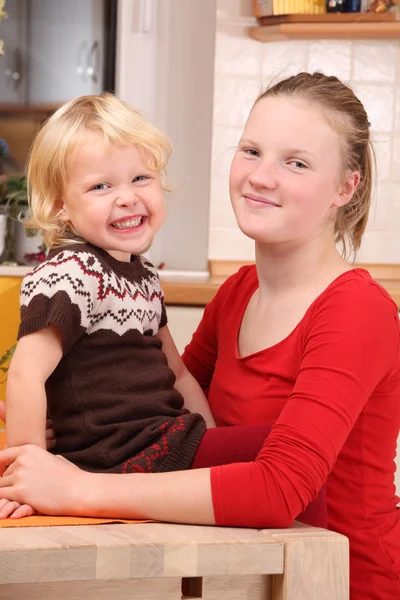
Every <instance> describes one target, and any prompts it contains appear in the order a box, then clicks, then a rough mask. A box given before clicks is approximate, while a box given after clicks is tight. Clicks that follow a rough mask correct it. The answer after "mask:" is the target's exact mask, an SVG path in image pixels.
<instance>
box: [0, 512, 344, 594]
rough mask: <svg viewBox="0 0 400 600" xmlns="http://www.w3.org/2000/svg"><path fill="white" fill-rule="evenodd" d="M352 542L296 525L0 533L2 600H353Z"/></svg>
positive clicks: (157, 526) (85, 528)
mask: <svg viewBox="0 0 400 600" xmlns="http://www.w3.org/2000/svg"><path fill="white" fill-rule="evenodd" d="M348 597H349V592H348V541H347V538H345V537H344V536H341V535H338V534H335V533H332V532H329V531H325V530H323V529H316V528H313V527H308V526H304V525H302V524H299V523H295V524H294V525H293V527H291V528H289V529H282V530H276V529H275V530H274V529H271V530H252V529H231V528H218V527H197V526H185V525H169V524H159V523H146V524H141V525H122V524H112V525H95V526H75V527H36V528H35V527H29V528H28V527H27V528H12V529H0V598H1V600H27V599H29V600H69V599H71V600H128V599H129V600H131V599H139V600H178V599H180V598H204V599H205V600H239V599H241V600H261V599H262V600H347V599H348Z"/></svg>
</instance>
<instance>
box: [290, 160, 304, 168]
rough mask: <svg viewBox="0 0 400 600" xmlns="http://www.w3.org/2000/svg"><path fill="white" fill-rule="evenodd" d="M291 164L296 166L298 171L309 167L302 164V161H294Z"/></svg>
mask: <svg viewBox="0 0 400 600" xmlns="http://www.w3.org/2000/svg"><path fill="white" fill-rule="evenodd" d="M289 164H290V165H294V166H295V167H296V169H307V165H305V164H304V163H302V162H301V161H300V160H292V161H291V162H290V163H289Z"/></svg>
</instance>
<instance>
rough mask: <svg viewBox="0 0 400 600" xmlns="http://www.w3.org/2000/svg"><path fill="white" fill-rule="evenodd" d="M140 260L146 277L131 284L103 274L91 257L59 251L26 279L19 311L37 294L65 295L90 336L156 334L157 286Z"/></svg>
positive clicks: (151, 272)
mask: <svg viewBox="0 0 400 600" xmlns="http://www.w3.org/2000/svg"><path fill="white" fill-rule="evenodd" d="M141 260H142V264H143V266H144V268H145V270H146V274H147V275H148V276H147V278H143V279H142V280H141V281H138V282H137V283H132V282H131V281H129V280H128V279H126V278H125V277H122V276H118V275H116V274H115V273H114V272H113V271H111V270H110V269H109V268H107V269H106V270H104V268H103V266H102V263H101V262H100V260H99V259H98V258H97V257H96V256H95V255H94V254H92V253H91V252H82V251H81V252H74V251H73V250H62V251H61V252H60V253H58V254H57V255H56V256H55V257H54V258H52V259H48V260H47V261H45V262H44V263H42V264H40V265H38V266H37V267H36V268H35V269H34V270H33V271H32V272H31V273H29V274H28V275H27V276H26V277H25V278H24V281H23V284H22V287H21V306H28V305H29V302H30V301H31V300H32V298H33V297H34V296H36V295H37V294H43V295H45V296H47V297H48V298H52V297H54V296H55V295H56V294H57V292H59V291H63V292H66V293H67V294H68V296H69V298H70V300H71V302H72V303H73V304H76V305H77V306H78V307H79V310H80V313H81V326H82V327H84V328H85V329H86V332H87V333H88V334H91V333H94V332H95V331H99V330H101V329H103V330H104V329H107V330H112V331H114V332H115V333H117V334H119V335H123V334H124V333H126V332H127V331H129V330H131V329H135V330H137V331H139V332H141V333H144V332H145V331H151V332H152V334H153V335H155V334H156V333H157V331H158V329H159V325H160V320H161V309H162V304H161V298H162V291H161V285H160V281H159V278H158V275H157V271H156V269H155V268H154V267H153V265H151V264H150V263H149V262H148V261H146V260H145V259H142V258H141ZM132 268H134V267H133V265H132Z"/></svg>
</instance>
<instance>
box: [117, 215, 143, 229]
mask: <svg viewBox="0 0 400 600" xmlns="http://www.w3.org/2000/svg"><path fill="white" fill-rule="evenodd" d="M143 219H144V217H136V218H134V219H126V220H125V221H117V222H115V223H111V227H114V229H132V227H138V226H139V225H141V224H142V223H143Z"/></svg>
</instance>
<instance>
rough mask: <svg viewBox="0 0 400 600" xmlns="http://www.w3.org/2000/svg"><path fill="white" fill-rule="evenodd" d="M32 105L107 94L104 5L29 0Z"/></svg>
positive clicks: (84, 0) (85, 0) (88, 0)
mask: <svg viewBox="0 0 400 600" xmlns="http://www.w3.org/2000/svg"><path fill="white" fill-rule="evenodd" d="M29 6H30V18H29V54H30V57H29V60H30V69H29V92H28V95H29V103H30V104H61V103H63V102H65V101H67V100H70V99H72V98H75V97H76V96H81V95H83V94H97V93H100V92H101V91H102V89H103V81H102V77H103V75H102V73H103V68H102V63H103V39H104V35H103V19H104V2H103V0H68V1H66V0H29Z"/></svg>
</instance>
